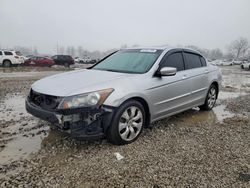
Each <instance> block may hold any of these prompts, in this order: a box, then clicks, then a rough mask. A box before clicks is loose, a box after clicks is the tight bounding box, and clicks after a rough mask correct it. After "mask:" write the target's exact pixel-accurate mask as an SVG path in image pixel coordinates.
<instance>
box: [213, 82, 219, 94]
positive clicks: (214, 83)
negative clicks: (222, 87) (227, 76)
mask: <svg viewBox="0 0 250 188" xmlns="http://www.w3.org/2000/svg"><path fill="white" fill-rule="evenodd" d="M211 85H214V86H215V87H216V89H217V93H216V97H217V98H218V94H219V84H218V82H215V81H214V82H213V83H212V84H211Z"/></svg>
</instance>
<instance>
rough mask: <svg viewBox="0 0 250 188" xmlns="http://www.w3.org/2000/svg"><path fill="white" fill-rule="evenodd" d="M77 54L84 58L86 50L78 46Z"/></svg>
mask: <svg viewBox="0 0 250 188" xmlns="http://www.w3.org/2000/svg"><path fill="white" fill-rule="evenodd" d="M77 54H78V56H79V57H83V56H84V50H83V47H82V46H78V48H77Z"/></svg>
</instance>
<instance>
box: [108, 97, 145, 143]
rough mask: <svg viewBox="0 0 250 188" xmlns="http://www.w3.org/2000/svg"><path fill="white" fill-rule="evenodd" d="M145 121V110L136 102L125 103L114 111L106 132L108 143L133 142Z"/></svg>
mask: <svg viewBox="0 0 250 188" xmlns="http://www.w3.org/2000/svg"><path fill="white" fill-rule="evenodd" d="M145 121H146V118H145V110H144V107H143V105H142V104H141V103H140V102H138V101H136V100H130V101H127V102H125V103H124V104H122V105H121V106H120V107H119V108H118V110H117V111H116V113H115V115H114V118H113V121H112V124H111V125H110V127H109V129H108V131H107V139H108V141H110V142H111V143H113V144H115V145H124V144H129V143H131V142H134V141H135V140H136V139H137V138H138V137H139V136H140V134H141V132H142V130H143V127H144V125H145Z"/></svg>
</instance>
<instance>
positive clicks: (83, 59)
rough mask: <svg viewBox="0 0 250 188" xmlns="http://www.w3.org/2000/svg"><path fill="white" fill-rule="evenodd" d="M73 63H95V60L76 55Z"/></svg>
mask: <svg viewBox="0 0 250 188" xmlns="http://www.w3.org/2000/svg"><path fill="white" fill-rule="evenodd" d="M75 63H81V64H95V63H97V60H95V59H90V58H88V57H86V58H80V57H76V58H75Z"/></svg>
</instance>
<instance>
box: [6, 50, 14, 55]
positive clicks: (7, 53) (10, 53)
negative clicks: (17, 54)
mask: <svg viewBox="0 0 250 188" xmlns="http://www.w3.org/2000/svg"><path fill="white" fill-rule="evenodd" d="M4 55H13V53H12V52H7V51H5V52H4Z"/></svg>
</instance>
